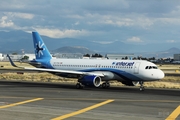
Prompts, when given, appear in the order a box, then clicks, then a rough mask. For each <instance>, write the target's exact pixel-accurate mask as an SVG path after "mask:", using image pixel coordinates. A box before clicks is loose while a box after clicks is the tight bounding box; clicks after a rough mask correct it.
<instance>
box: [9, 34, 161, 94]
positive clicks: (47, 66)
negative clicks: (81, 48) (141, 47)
mask: <svg viewBox="0 0 180 120" xmlns="http://www.w3.org/2000/svg"><path fill="white" fill-rule="evenodd" d="M32 37H33V44H34V52H35V56H36V59H34V60H32V61H30V62H29V63H30V64H31V65H34V66H35V68H30V67H29V68H27V67H21V68H23V69H24V70H30V71H40V72H49V73H52V74H55V75H58V76H61V77H66V78H77V79H78V80H77V84H76V88H83V87H85V86H89V87H100V86H101V87H102V88H109V87H110V83H109V81H111V80H117V81H118V82H121V83H122V84H124V85H127V86H137V85H138V84H140V88H139V90H140V91H144V86H143V83H144V82H149V81H157V80H161V79H162V78H164V72H163V71H162V70H160V69H159V68H158V67H157V65H155V64H154V63H152V62H149V61H145V60H112V59H57V58H53V57H52V56H51V54H50V52H49V50H48V49H47V47H46V45H45V43H44V42H43V39H42V38H41V36H40V35H39V33H38V32H36V31H35V32H32ZM7 57H8V58H9V61H10V63H11V65H12V66H14V67H19V66H16V65H15V64H14V63H13V61H12V60H11V58H10V56H9V55H7Z"/></svg>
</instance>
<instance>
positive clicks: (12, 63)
mask: <svg viewBox="0 0 180 120" xmlns="http://www.w3.org/2000/svg"><path fill="white" fill-rule="evenodd" d="M7 57H8V58H9V61H10V63H11V65H12V66H14V67H18V66H17V65H15V64H14V62H13V61H12V59H11V57H10V56H9V54H7Z"/></svg>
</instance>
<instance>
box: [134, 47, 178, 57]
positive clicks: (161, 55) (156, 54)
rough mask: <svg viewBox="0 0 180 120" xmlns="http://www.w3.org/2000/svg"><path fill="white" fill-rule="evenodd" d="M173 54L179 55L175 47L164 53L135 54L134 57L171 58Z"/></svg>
mask: <svg viewBox="0 0 180 120" xmlns="http://www.w3.org/2000/svg"><path fill="white" fill-rule="evenodd" d="M174 54H180V49H179V48H176V47H172V48H170V49H168V50H165V51H157V52H139V53H135V55H136V56H143V57H148V58H149V57H152V56H154V57H156V58H172V57H173V55H174Z"/></svg>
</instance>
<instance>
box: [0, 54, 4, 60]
mask: <svg viewBox="0 0 180 120" xmlns="http://www.w3.org/2000/svg"><path fill="white" fill-rule="evenodd" d="M3 59H4V55H3V54H2V53H0V61H2V60H3Z"/></svg>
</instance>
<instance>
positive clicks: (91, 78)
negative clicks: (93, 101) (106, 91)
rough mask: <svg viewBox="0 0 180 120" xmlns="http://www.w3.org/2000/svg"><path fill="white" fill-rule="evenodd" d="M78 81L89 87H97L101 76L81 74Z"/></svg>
mask: <svg viewBox="0 0 180 120" xmlns="http://www.w3.org/2000/svg"><path fill="white" fill-rule="evenodd" d="M78 82H80V83H81V84H82V85H85V86H89V87H99V86H100V85H101V77H99V76H95V75H88V76H83V77H82V78H81V79H79V80H78Z"/></svg>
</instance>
